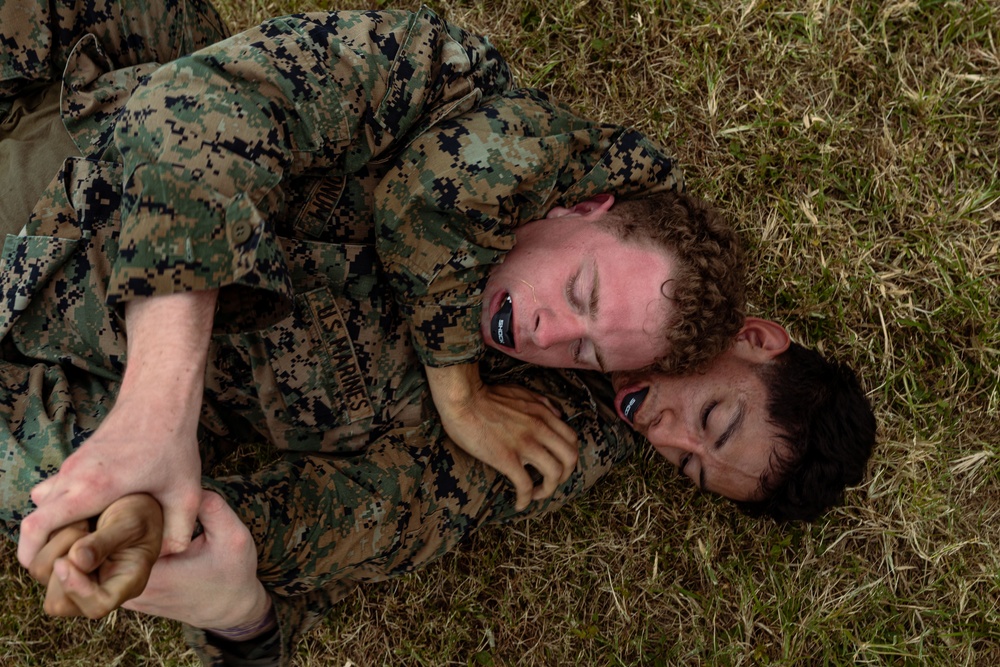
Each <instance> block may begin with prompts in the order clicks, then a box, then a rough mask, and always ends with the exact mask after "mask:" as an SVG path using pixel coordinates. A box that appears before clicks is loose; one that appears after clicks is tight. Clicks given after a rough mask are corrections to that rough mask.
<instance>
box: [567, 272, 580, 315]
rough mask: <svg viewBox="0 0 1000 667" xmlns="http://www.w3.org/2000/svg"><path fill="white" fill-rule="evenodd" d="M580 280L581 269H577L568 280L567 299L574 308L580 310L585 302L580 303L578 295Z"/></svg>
mask: <svg viewBox="0 0 1000 667" xmlns="http://www.w3.org/2000/svg"><path fill="white" fill-rule="evenodd" d="M579 281H580V269H577V270H576V273H574V274H573V275H572V276H570V278H569V280H568V281H567V282H566V301H567V302H568V303H569V305H570V307H571V308H573V310H575V311H577V312H579V311H580V310H581V309H582V308H583V304H582V303H580V299H578V298H577V295H576V286H577V283H578V282H579Z"/></svg>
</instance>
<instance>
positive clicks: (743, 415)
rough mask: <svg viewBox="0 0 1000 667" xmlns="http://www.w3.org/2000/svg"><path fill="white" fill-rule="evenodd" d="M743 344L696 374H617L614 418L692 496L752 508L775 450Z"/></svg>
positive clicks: (775, 442)
mask: <svg viewBox="0 0 1000 667" xmlns="http://www.w3.org/2000/svg"><path fill="white" fill-rule="evenodd" d="M743 352H746V349H745V348H744V344H743V343H737V344H736V345H735V346H734V347H733V348H731V349H730V350H729V351H727V352H726V353H725V354H723V355H722V357H720V358H719V359H718V360H716V361H715V362H714V363H713V364H712V365H711V367H709V369H708V370H707V371H706V372H705V373H703V374H695V375H690V376H684V377H671V376H666V375H663V374H643V375H641V376H635V375H634V374H633V375H632V376H631V377H630V376H629V374H627V373H621V374H617V375H616V376H615V378H614V386H615V390H616V392H617V397H616V399H615V404H616V407H617V409H618V414H619V416H621V417H622V418H623V419H625V420H626V421H628V422H629V423H631V424H632V425H633V427H634V428H635V429H636V430H637V431H639V432H640V433H641V434H643V435H644V436H645V437H646V439H647V440H649V442H650V443H651V444H652V445H653V447H654V448H655V449H656V451H658V452H659V453H660V454H662V455H663V456H665V457H666V458H667V460H669V461H670V462H671V463H673V464H674V465H675V466H677V467H678V468H679V469H680V471H681V473H682V474H684V475H685V476H687V477H688V478H690V479H691V481H692V482H694V483H695V485H697V486H698V487H699V488H701V489H702V490H706V491H711V492H713V493H718V494H720V495H723V496H726V497H727V498H731V499H733V500H755V499H756V498H755V494H756V493H757V492H758V490H759V486H758V485H759V483H760V478H761V475H762V474H763V473H764V472H765V471H766V470H768V469H769V468H770V465H771V454H772V452H773V451H775V448H777V447H782V446H783V444H782V443H781V441H780V440H779V439H778V438H777V434H776V429H775V428H774V427H773V426H772V425H771V424H769V423H768V422H767V412H766V405H765V402H766V394H767V392H766V388H765V386H764V384H763V382H762V381H761V380H760V379H759V378H758V377H757V374H756V373H755V372H754V365H753V363H751V362H750V361H748V360H746V359H744V358H743V356H745V355H743V354H742V353H743Z"/></svg>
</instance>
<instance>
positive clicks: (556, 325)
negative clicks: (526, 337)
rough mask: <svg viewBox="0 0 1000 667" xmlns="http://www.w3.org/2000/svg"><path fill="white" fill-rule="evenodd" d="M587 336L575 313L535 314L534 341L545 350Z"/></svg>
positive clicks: (546, 312)
mask: <svg viewBox="0 0 1000 667" xmlns="http://www.w3.org/2000/svg"><path fill="white" fill-rule="evenodd" d="M585 335H586V328H585V327H584V326H583V324H582V322H581V321H580V318H579V317H578V316H576V315H575V314H573V313H568V312H566V313H556V312H554V311H552V310H548V309H546V310H539V311H537V312H536V313H535V322H534V329H533V331H532V340H534V341H535V345H537V346H538V347H540V348H541V349H543V350H544V349H548V348H550V347H552V346H553V345H561V344H565V343H568V342H571V341H574V340H577V339H579V338H583V337H584V336H585Z"/></svg>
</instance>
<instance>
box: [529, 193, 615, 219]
mask: <svg viewBox="0 0 1000 667" xmlns="http://www.w3.org/2000/svg"><path fill="white" fill-rule="evenodd" d="M614 203H615V197H614V195H610V194H600V195H594V196H593V197H591V198H590V199H584V200H583V201H582V202H580V203H579V204H576V205H574V206H571V207H569V208H566V207H565V206H553V207H552V208H551V209H549V212H548V213H546V214H545V217H546V218H563V217H566V216H567V215H579V216H587V215H592V214H594V213H597V214H601V213H604V212H605V211H607V210H608V209H609V208H611V207H612V206H613V205H614Z"/></svg>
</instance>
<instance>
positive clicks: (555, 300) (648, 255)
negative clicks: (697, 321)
mask: <svg viewBox="0 0 1000 667" xmlns="http://www.w3.org/2000/svg"><path fill="white" fill-rule="evenodd" d="M602 208H603V207H598V208H594V209H587V210H583V209H579V208H576V207H575V208H574V209H554V213H553V212H550V216H551V217H550V218H547V219H545V220H538V221H535V222H531V223H528V224H526V225H524V226H523V227H521V228H519V229H518V232H517V242H516V245H515V246H514V248H513V249H512V250H511V251H510V252H509V253H507V256H506V258H505V259H504V262H503V263H502V264H500V265H498V266H496V267H494V268H493V270H492V271H491V273H490V277H489V281H488V283H487V285H486V290H485V293H484V295H483V314H482V320H481V329H482V334H483V339H484V340H485V341H486V344H487V345H489V346H491V347H494V348H496V349H498V350H500V351H501V352H504V353H506V354H509V355H510V356H512V357H516V358H518V359H522V360H524V361H528V362H531V363H534V364H538V365H541V366H551V367H556V368H589V369H594V370H603V371H612V370H629V369H635V368H641V367H643V366H647V365H649V364H651V363H652V362H653V361H655V360H656V358H657V357H659V356H661V355H662V354H663V353H664V352H665V350H664V349H663V333H662V332H663V331H664V328H665V327H666V326H667V324H668V322H669V319H668V317H669V315H670V309H669V302H668V300H667V298H666V297H665V296H664V293H665V292H664V290H667V291H666V294H667V295H668V296H669V295H670V294H671V292H670V291H669V283H668V284H667V286H666V287H664V283H665V282H667V281H668V280H670V278H671V277H672V275H673V271H674V266H673V260H672V258H669V257H667V256H665V254H664V253H662V252H660V251H658V250H649V249H646V248H643V247H640V246H639V245H634V244H631V243H623V242H621V241H619V240H618V239H617V238H616V237H614V236H613V235H612V234H610V233H608V232H606V231H604V230H603V229H601V228H600V227H599V226H597V225H596V224H594V222H593V221H594V219H595V218H596V217H599V216H600V215H602V214H603V212H604V210H606V209H604V210H602Z"/></svg>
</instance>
